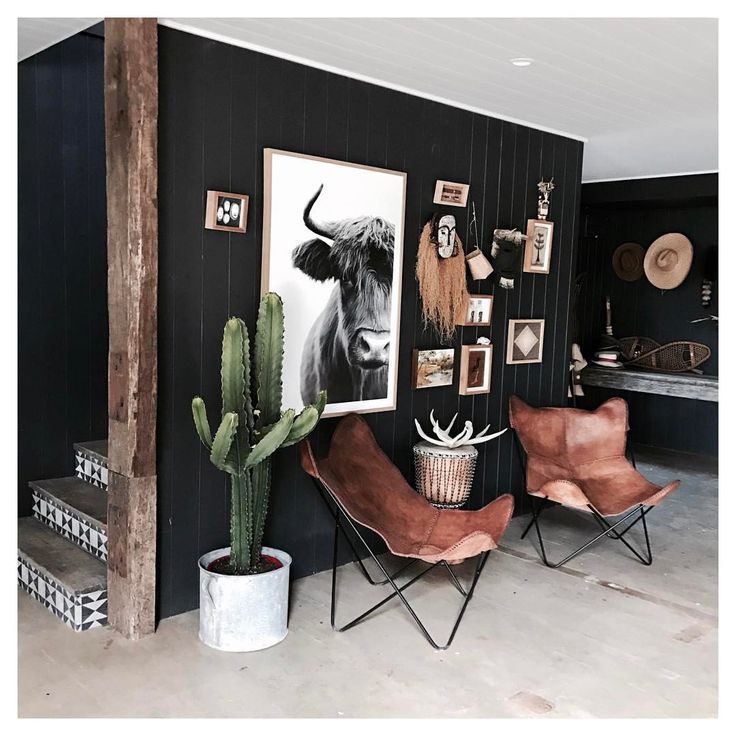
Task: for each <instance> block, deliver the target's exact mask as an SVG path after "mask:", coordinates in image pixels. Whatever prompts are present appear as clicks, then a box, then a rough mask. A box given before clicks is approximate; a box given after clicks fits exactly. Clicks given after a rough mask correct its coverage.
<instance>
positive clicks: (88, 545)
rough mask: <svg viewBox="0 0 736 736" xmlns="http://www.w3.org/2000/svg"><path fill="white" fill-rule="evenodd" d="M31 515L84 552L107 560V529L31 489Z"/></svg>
mask: <svg viewBox="0 0 736 736" xmlns="http://www.w3.org/2000/svg"><path fill="white" fill-rule="evenodd" d="M32 494H33V515H34V516H35V517H36V518H37V519H38V520H39V521H42V522H43V523H44V524H46V525H47V526H50V527H51V528H52V529H53V530H54V531H55V532H58V533H59V534H61V535H62V536H64V537H66V538H67V539H68V540H69V541H71V542H74V544H76V545H77V546H78V547H81V548H82V549H83V550H85V551H86V552H89V553H90V554H91V555H94V556H95V557H97V558H99V559H100V560H102V561H103V562H106V561H107V529H106V528H105V527H104V526H103V525H102V524H95V523H93V522H91V521H90V520H89V519H84V518H82V517H81V516H79V515H77V514H75V513H74V512H73V511H70V510H69V509H67V508H63V507H62V506H60V505H59V504H56V503H54V502H53V501H52V500H51V499H49V498H45V497H44V496H42V495H41V494H40V493H39V492H38V491H36V490H33V492H32Z"/></svg>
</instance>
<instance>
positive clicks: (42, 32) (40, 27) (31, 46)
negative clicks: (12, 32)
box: [18, 18, 102, 61]
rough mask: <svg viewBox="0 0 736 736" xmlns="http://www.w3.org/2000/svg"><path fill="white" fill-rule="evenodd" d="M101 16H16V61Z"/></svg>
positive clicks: (46, 46) (94, 21)
mask: <svg viewBox="0 0 736 736" xmlns="http://www.w3.org/2000/svg"><path fill="white" fill-rule="evenodd" d="M101 20H102V18H18V61H22V60H23V59H27V58H28V57H29V56H33V54H37V53H38V52H39V51H42V50H43V49H45V48H48V47H49V46H53V45H54V44H55V43H58V42H59V41H62V40H63V39H65V38H68V37H69V36H73V35H74V34H75V33H79V31H83V30H84V29H85V28H89V27H90V26H93V25H94V24H95V23H98V22H99V21H101Z"/></svg>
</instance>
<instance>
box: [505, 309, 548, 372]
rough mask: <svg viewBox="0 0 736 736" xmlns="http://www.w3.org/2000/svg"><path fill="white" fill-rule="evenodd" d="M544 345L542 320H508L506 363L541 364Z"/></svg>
mask: <svg viewBox="0 0 736 736" xmlns="http://www.w3.org/2000/svg"><path fill="white" fill-rule="evenodd" d="M543 344H544V320H543V319H510V320H509V331H508V341H507V343H506V363H507V364H508V365H521V364H523V363H541V362H542V348H543Z"/></svg>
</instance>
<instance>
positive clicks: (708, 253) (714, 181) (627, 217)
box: [578, 174, 719, 455]
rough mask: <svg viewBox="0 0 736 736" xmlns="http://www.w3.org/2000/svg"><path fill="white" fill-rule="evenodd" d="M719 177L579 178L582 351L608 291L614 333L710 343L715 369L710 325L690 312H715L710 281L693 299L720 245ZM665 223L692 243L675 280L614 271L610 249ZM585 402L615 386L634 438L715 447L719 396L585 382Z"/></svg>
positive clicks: (600, 318) (648, 237)
mask: <svg viewBox="0 0 736 736" xmlns="http://www.w3.org/2000/svg"><path fill="white" fill-rule="evenodd" d="M717 196H718V176H717V174H701V175H693V176H679V177H666V178H662V179H644V180H635V181H629V182H610V183H598V184H584V185H583V187H582V204H583V206H582V211H581V237H580V241H581V245H580V249H579V252H578V272H579V273H585V274H586V277H585V281H584V285H583V288H582V291H581V295H580V301H579V310H578V314H579V318H580V338H581V340H582V343H581V347H582V349H583V354H584V355H585V356H590V355H591V354H592V353H593V351H594V350H595V348H596V345H597V341H598V336H599V335H600V334H601V333H602V332H603V327H604V325H605V308H604V300H605V296H606V294H610V295H611V310H612V315H613V320H612V321H613V333H614V335H617V336H619V337H626V336H628V335H643V336H646V337H651V338H653V339H655V340H657V341H658V342H667V341H670V340H694V341H696V342H702V343H704V344H706V345H708V346H709V347H710V348H711V351H712V355H711V358H710V359H709V360H708V361H707V362H706V363H704V364H703V365H702V366H701V369H702V370H703V372H704V373H705V374H707V375H718V325H717V323H715V322H711V321H708V322H699V323H696V324H691V323H690V320H692V319H697V318H699V317H705V316H707V315H709V314H714V315H718V290H719V284H718V282H717V281H716V283H715V284H714V288H713V299H712V301H711V305H710V307H709V308H708V309H704V308H703V307H702V306H701V299H700V292H701V284H702V280H703V278H705V277H707V278H713V276H712V274H711V270H712V267H711V268H709V264H712V263H713V262H715V260H716V258H715V255H717V248H718V205H717ZM667 232H681V233H684V234H685V235H687V237H688V238H689V239H690V241H691V242H692V244H693V264H692V267H691V269H690V273H689V274H688V277H687V278H686V279H685V281H684V282H683V283H682V285H681V286H679V287H677V288H676V289H672V290H669V291H665V292H664V293H662V292H661V291H660V290H659V289H656V288H655V287H654V286H652V285H651V284H650V283H649V281H648V280H647V279H646V277H645V276H643V277H642V278H641V279H639V280H638V281H634V282H626V281H622V280H621V279H619V278H618V277H617V276H616V275H615V274H614V272H613V268H612V267H611V258H612V256H613V252H614V250H615V249H616V248H617V247H618V245H620V244H621V243H624V242H627V241H634V242H637V243H639V244H641V245H642V246H643V247H644V248H647V247H648V246H649V245H650V244H651V243H652V241H654V240H655V239H656V238H657V237H659V236H660V235H662V234H664V233H667ZM585 391H586V394H587V395H588V396H587V399H586V400H585V401H583V402H582V405H584V406H593V405H595V404H598V403H600V402H601V401H604V400H605V399H606V398H608V397H610V396H611V395H613V394H614V393H618V394H619V395H621V396H623V397H624V398H626V400H627V401H628V402H629V409H630V423H631V436H632V439H633V440H634V441H635V442H640V443H642V444H647V445H653V446H655V447H665V448H670V449H674V450H683V451H686V452H694V453H703V454H707V455H716V454H717V453H718V404H716V403H712V402H707V401H695V400H691V399H679V398H673V397H668V396H656V395H647V394H640V393H635V392H630V391H625V392H612V391H609V390H606V389H597V388H587V387H586V389H585Z"/></svg>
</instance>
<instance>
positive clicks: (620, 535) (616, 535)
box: [591, 505, 654, 566]
mask: <svg viewBox="0 0 736 736" xmlns="http://www.w3.org/2000/svg"><path fill="white" fill-rule="evenodd" d="M653 508H654V507H653V506H649V507H647V509H644V506H641V505H639V506H638V507H637V509H636V510H638V511H639V516H638V517H637V518H636V519H634V521H632V522H631V524H629V525H628V526H627V527H626V529H624V530H623V531H622V532H616V531H611V530H612V527H611V525H610V524H609V523H608V521H607V520H606V519H605V518H604V517H602V516H601V515H600V514H599V513H598V512H597V511H596V510H595V509H592V508H591V511H592V514H593V518H594V519H595V520H596V521H597V522H598V525H599V526H600V527H601V528H602V529H605V530H606V531H607V532H608V536H609V537H610V538H611V539H617V540H619V541H621V542H623V543H624V544H625V545H626V546H627V547H628V548H629V549H630V550H631V552H633V554H634V556H635V557H636V558H637V560H639V562H641V563H642V565H647V566H648V565H651V564H652V562H653V556H652V545H651V542H650V541H649V529H648V528H647V518H646V517H647V514H648V513H649V512H650V511H651V510H652V509H653ZM640 521H641V525H642V527H643V529H644V539H645V541H646V545H647V552H646V555H643V554H641V552H639V551H638V550H637V549H635V548H634V547H633V546H632V545H631V544H629V542H628V541H627V540H626V539H624V535H625V534H626V533H627V532H628V531H629V529H631V528H632V527H633V526H635V525H636V524H638V523H639V522H640Z"/></svg>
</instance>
